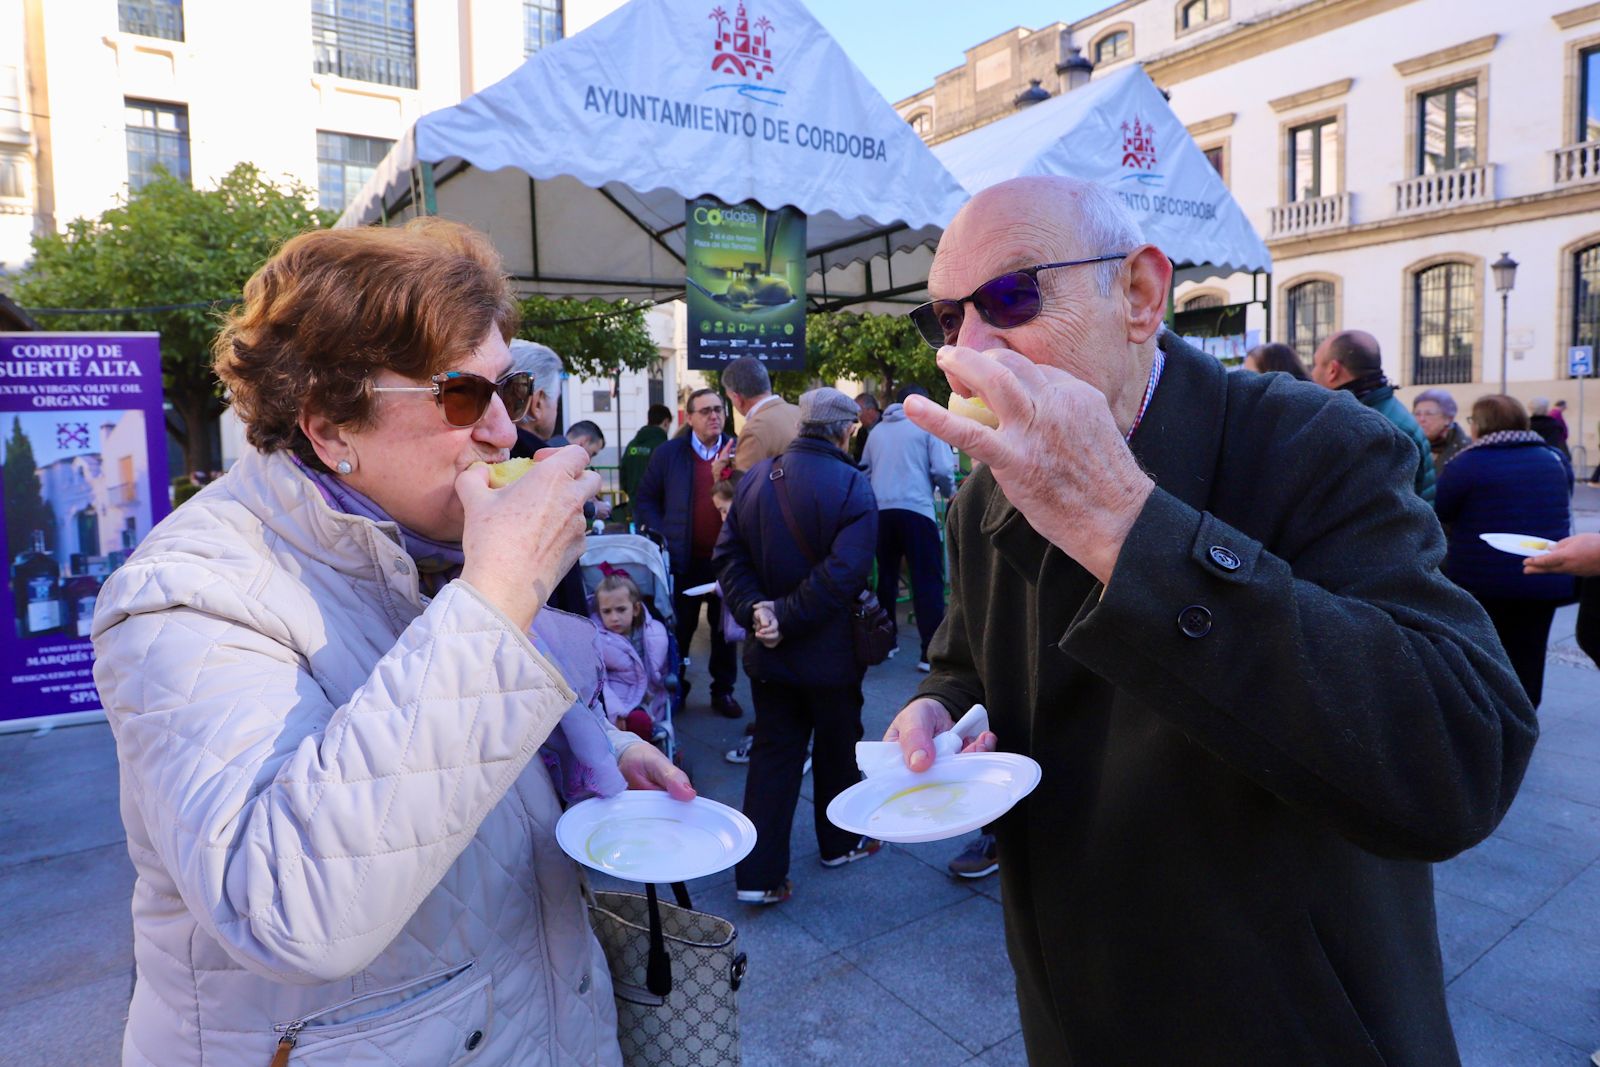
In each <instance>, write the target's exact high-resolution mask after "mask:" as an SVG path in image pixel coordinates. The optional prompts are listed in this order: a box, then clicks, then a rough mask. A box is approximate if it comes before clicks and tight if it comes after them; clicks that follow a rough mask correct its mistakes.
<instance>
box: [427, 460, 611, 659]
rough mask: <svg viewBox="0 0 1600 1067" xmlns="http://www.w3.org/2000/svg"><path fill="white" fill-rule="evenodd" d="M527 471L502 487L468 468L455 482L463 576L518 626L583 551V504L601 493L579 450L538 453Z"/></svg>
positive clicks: (486, 471)
mask: <svg viewBox="0 0 1600 1067" xmlns="http://www.w3.org/2000/svg"><path fill="white" fill-rule="evenodd" d="M535 458H536V459H538V460H539V462H538V463H536V464H534V467H533V470H531V471H529V472H528V473H527V474H526V475H524V476H523V477H521V478H519V479H518V480H517V481H515V482H512V483H511V484H510V485H508V486H506V487H505V488H503V489H490V488H489V469H488V468H487V467H479V466H471V467H468V468H467V469H466V470H464V471H462V472H461V473H460V474H459V475H457V477H456V495H457V496H459V497H460V498H461V507H462V509H463V510H464V511H465V512H466V527H465V529H464V531H463V532H462V535H461V548H462V550H463V552H465V554H466V560H467V561H466V566H465V567H463V568H462V571H461V577H462V578H464V579H465V580H466V581H468V582H470V583H471V584H472V587H473V588H474V589H476V590H477V591H478V592H480V593H482V594H483V596H484V597H485V598H487V599H488V600H489V602H490V603H491V604H493V605H494V606H495V607H497V608H499V609H500V610H501V612H503V613H504V614H505V616H506V617H507V618H508V619H510V620H511V621H512V622H513V623H515V624H516V625H517V626H519V627H520V628H522V629H524V630H526V629H527V628H528V626H529V624H531V623H532V622H533V616H534V615H535V614H536V613H537V612H538V610H539V606H540V605H541V604H543V603H544V602H545V601H546V600H548V599H549V598H550V592H551V590H553V589H555V587H556V583H557V582H559V581H561V578H562V576H563V575H565V574H566V573H567V571H569V570H570V569H571V568H572V565H573V564H574V563H575V562H577V559H578V557H579V556H580V555H581V554H582V552H583V535H584V530H585V524H584V521H583V502H584V501H585V500H589V499H591V498H593V497H594V495H595V494H596V493H598V492H599V491H600V476H599V475H598V474H596V473H594V472H593V471H591V470H588V469H587V466H588V462H589V453H587V452H585V451H584V450H583V449H582V448H581V447H579V446H577V445H568V446H567V447H565V448H557V449H543V450H541V451H540V452H539V455H538V456H536V457H535Z"/></svg>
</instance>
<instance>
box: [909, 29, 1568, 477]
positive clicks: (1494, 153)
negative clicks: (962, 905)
mask: <svg viewBox="0 0 1600 1067" xmlns="http://www.w3.org/2000/svg"><path fill="white" fill-rule="evenodd" d="M1074 50H1076V55H1080V56H1081V57H1082V58H1083V59H1086V60H1088V61H1089V62H1090V63H1092V64H1093V65H1094V76H1099V75H1100V74H1102V73H1104V72H1106V71H1111V70H1117V69H1121V68H1122V67H1123V66H1125V65H1126V64H1129V63H1133V62H1138V63H1142V64H1144V67H1145V70H1146V71H1147V72H1148V73H1149V75H1150V76H1151V78H1152V79H1153V80H1154V81H1155V83H1156V84H1157V85H1158V86H1160V87H1161V88H1162V89H1163V90H1165V91H1166V92H1167V93H1168V94H1169V95H1170V98H1171V103H1172V107H1173V110H1174V111H1175V112H1176V113H1177V114H1178V116H1179V118H1180V119H1181V120H1182V121H1183V122H1184V123H1185V125H1186V126H1187V127H1188V129H1189V132H1190V134H1191V135H1192V136H1193V137H1194V139H1195V141H1196V142H1197V143H1198V144H1199V146H1200V147H1201V148H1202V149H1203V150H1205V151H1206V153H1207V155H1208V157H1209V158H1210V159H1211V160H1212V163H1213V165H1214V166H1216V168H1217V170H1218V171H1219V172H1220V173H1221V174H1222V176H1223V179H1224V181H1226V182H1227V184H1228V185H1229V187H1230V189H1231V190H1232V192H1233V195H1234V197H1235V199H1236V200H1238V202H1239V204H1240V206H1241V207H1243V209H1244V210H1245V212H1246V214H1247V215H1248V216H1249V218H1250V219H1251V221H1252V223H1253V224H1254V225H1255V227H1256V230H1257V232H1259V233H1260V234H1261V235H1262V236H1263V237H1264V238H1265V239H1266V241H1267V243H1268V247H1269V248H1270V249H1271V251H1272V255H1273V260H1274V265H1273V277H1272V283H1271V293H1270V296H1269V295H1268V294H1265V293H1262V292H1260V291H1259V289H1258V291H1257V292H1256V293H1255V294H1254V297H1252V294H1251V279H1250V277H1249V276H1247V275H1245V276H1234V277H1230V278H1205V277H1192V276H1190V277H1186V280H1185V281H1183V282H1182V283H1181V284H1180V285H1179V286H1178V287H1177V289H1176V291H1175V299H1176V303H1177V307H1178V308H1179V309H1186V310H1187V309H1193V308H1198V307H1205V306H1216V305H1227V304H1237V303H1246V302H1249V301H1251V300H1252V299H1256V300H1258V302H1259V304H1260V305H1262V309H1261V310H1260V311H1258V312H1257V314H1258V315H1259V316H1260V319H1261V321H1263V322H1265V323H1266V324H1267V328H1266V335H1267V336H1268V337H1270V338H1271V339H1272V340H1279V341H1285V342H1287V343H1289V344H1291V345H1293V346H1294V347H1295V348H1296V349H1297V350H1298V351H1299V352H1300V353H1301V354H1302V356H1303V357H1305V358H1307V359H1309V355H1310V352H1311V351H1312V350H1313V349H1314V348H1315V347H1316V345H1317V344H1318V343H1319V342H1320V341H1321V340H1322V339H1323V338H1325V337H1327V336H1328V335H1329V334H1330V333H1332V332H1333V331H1335V330H1338V329H1343V328H1357V327H1359V328H1362V329H1366V330H1369V331H1371V332H1372V333H1373V334H1375V335H1376V336H1377V337H1378V339H1379V341H1380V343H1381V345H1382V347H1383V351H1384V363H1385V370H1386V373H1387V374H1388V375H1389V377H1390V378H1391V379H1392V380H1393V381H1394V382H1395V383H1396V384H1397V385H1400V386H1402V387H1403V395H1405V396H1408V397H1409V396H1411V395H1414V393H1415V392H1416V391H1417V390H1419V389H1421V388H1424V387H1428V386H1439V387H1442V388H1445V389H1448V390H1450V391H1451V392H1452V394H1453V395H1454V396H1455V397H1456V399H1457V401H1458V402H1459V403H1460V404H1461V406H1462V408H1463V410H1464V409H1466V408H1467V407H1469V406H1470V404H1471V402H1472V401H1473V400H1474V399H1476V398H1477V397H1478V396H1480V395H1482V394H1484V393H1487V392H1494V391H1498V390H1499V388H1500V382H1501V375H1502V370H1501V367H1502V353H1504V367H1505V370H1504V374H1505V378H1506V380H1507V389H1508V390H1509V391H1510V392H1511V393H1513V394H1514V395H1516V396H1518V397H1520V398H1522V399H1523V400H1524V401H1528V400H1530V399H1532V398H1534V397H1536V396H1543V397H1547V398H1549V399H1551V400H1555V399H1566V400H1567V401H1568V415H1569V422H1572V423H1576V418H1575V416H1576V414H1577V407H1578V395H1579V390H1578V386H1579V383H1578V381H1576V380H1574V379H1573V378H1572V377H1571V375H1569V373H1568V350H1569V349H1570V348H1572V347H1573V346H1577V345H1596V344H1600V4H1587V5H1581V6H1574V5H1573V4H1572V3H1571V0H1531V2H1529V3H1524V4H1519V5H1513V6H1510V7H1507V6H1505V5H1501V4H1491V3H1489V2H1487V0H1298V2H1290V3H1283V2H1281V0H1280V2H1276V3H1274V2H1269V0H1178V2H1174V0H1124V2H1122V3H1118V4H1114V5H1112V6H1110V7H1108V8H1105V9H1104V10H1102V11H1099V12H1096V13H1095V14H1093V15H1090V16H1088V17H1086V18H1083V19H1079V20H1077V21H1074V22H1071V23H1057V24H1055V25H1053V26H1050V27H1046V28H1044V29H1042V30H1038V31H1030V30H1025V29H1020V28H1019V29H1017V30H1013V31H1011V32H1010V33H1008V34H1002V35H1001V36H1000V37H997V38H994V39H991V40H990V41H986V42H983V43H982V44H980V45H977V46H976V47H974V48H973V49H970V50H968V52H967V57H966V63H965V64H963V66H961V67H958V68H956V69H955V70H952V71H948V72H946V73H944V74H941V75H939V76H938V77H937V78H935V80H934V84H933V86H931V87H930V88H929V89H927V90H924V91H923V92H921V93H918V94H915V95H913V96H911V97H908V98H906V99H905V100H902V101H900V102H899V103H898V104H897V105H896V107H897V109H898V110H899V111H900V113H901V114H902V115H903V116H904V117H905V118H906V119H907V121H908V122H911V123H912V125H913V126H916V127H917V128H918V129H919V132H922V134H923V136H924V138H925V139H927V140H929V141H931V142H938V141H940V140H944V139H946V138H948V137H952V136H957V135H959V134H960V133H961V132H964V131H965V130H966V129H970V128H972V127H973V126H974V125H978V124H981V123H982V122H986V121H993V120H994V119H996V118H1000V117H1003V116H1004V115H1006V114H1009V113H1011V111H1012V110H1013V109H1014V107H1015V106H1016V104H1015V101H1016V98H1017V97H1018V96H1019V95H1020V94H1022V93H1024V92H1025V91H1026V90H1027V89H1028V88H1029V83H1030V81H1031V79H1034V78H1042V79H1043V81H1042V84H1043V86H1044V87H1045V88H1047V89H1049V90H1050V91H1052V92H1060V91H1069V70H1068V64H1069V63H1070V62H1071V61H1072V60H1073V58H1074ZM1041 57H1047V58H1053V61H1054V63H1055V65H1056V68H1057V69H1056V70H1055V71H1054V72H1046V71H1044V70H1043V68H1044V67H1045V66H1048V65H1049V64H1048V62H1047V58H1041ZM1001 71H1004V72H1006V77H1005V79H1003V80H1002V79H1000V77H999V73H998V72H1001ZM1052 74H1053V75H1054V77H1053V82H1054V84H1052V77H1051V75H1052ZM1503 256H1509V258H1510V259H1511V260H1514V261H1515V262H1516V263H1517V264H1518V267H1517V270H1516V272H1515V276H1514V286H1513V288H1511V290H1510V291H1509V292H1507V293H1505V294H1504V300H1502V294H1501V293H1500V292H1499V290H1498V289H1497V284H1496V271H1495V270H1494V269H1493V265H1494V264H1495V263H1497V262H1500V263H1504V262H1505V260H1504V259H1502V257H1503ZM1502 304H1504V306H1505V308H1506V314H1504V315H1502V310H1501V309H1502ZM1266 311H1270V314H1266V313H1265V312H1266ZM1502 338H1504V347H1503V348H1502ZM1588 391H1589V392H1590V393H1591V394H1593V395H1591V396H1588V397H1586V398H1585V399H1586V401H1587V402H1588V406H1587V409H1586V420H1585V421H1586V423H1587V425H1586V426H1585V427H1584V434H1583V437H1584V440H1583V444H1584V445H1585V446H1586V449H1587V455H1586V457H1585V458H1586V459H1587V460H1588V461H1589V462H1590V463H1593V462H1594V461H1595V460H1596V459H1597V458H1600V449H1597V447H1596V446H1597V443H1600V442H1597V436H1596V425H1595V424H1596V421H1597V419H1600V389H1593V388H1591V389H1590V390H1588ZM1574 429H1576V426H1574ZM1577 443H1578V442H1577V441H1576V440H1575V441H1574V444H1577Z"/></svg>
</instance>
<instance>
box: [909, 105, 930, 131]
mask: <svg viewBox="0 0 1600 1067" xmlns="http://www.w3.org/2000/svg"><path fill="white" fill-rule="evenodd" d="M906 122H908V123H910V125H911V130H912V132H913V133H915V134H916V135H917V136H918V137H926V136H928V134H930V133H932V132H933V112H931V111H918V112H916V113H915V114H913V115H911V116H910V117H909V118H907V119H906Z"/></svg>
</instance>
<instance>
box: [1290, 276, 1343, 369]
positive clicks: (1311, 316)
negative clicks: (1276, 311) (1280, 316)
mask: <svg viewBox="0 0 1600 1067" xmlns="http://www.w3.org/2000/svg"><path fill="white" fill-rule="evenodd" d="M1285 297H1286V300H1285V303H1286V304H1288V307H1287V309H1286V314H1285V315H1284V318H1285V320H1286V321H1287V323H1288V326H1289V329H1288V331H1287V334H1288V343H1289V347H1291V348H1293V349H1294V352H1295V355H1297V356H1299V357H1300V361H1301V362H1302V363H1304V364H1305V365H1306V366H1307V367H1310V366H1311V356H1312V353H1314V352H1316V350H1317V346H1318V345H1320V344H1322V342H1324V341H1326V340H1327V339H1328V338H1329V337H1332V336H1333V321H1334V316H1333V310H1334V309H1333V302H1334V290H1333V283H1332V282H1328V281H1309V282H1301V283H1300V284H1299V285H1296V286H1294V287H1293V288H1291V289H1290V290H1289V291H1288V292H1287V293H1286V294H1285Z"/></svg>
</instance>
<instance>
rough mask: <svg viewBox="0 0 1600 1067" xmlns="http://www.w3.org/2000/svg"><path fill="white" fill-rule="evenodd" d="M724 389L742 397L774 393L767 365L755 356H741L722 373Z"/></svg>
mask: <svg viewBox="0 0 1600 1067" xmlns="http://www.w3.org/2000/svg"><path fill="white" fill-rule="evenodd" d="M722 387H723V388H724V389H726V390H727V391H728V392H730V393H738V394H739V395H740V396H745V397H757V396H763V395H765V394H767V393H770V392H772V378H771V376H769V375H768V374H767V367H766V364H764V363H762V362H761V361H760V360H759V359H757V358H756V357H754V356H740V357H739V358H738V359H736V360H734V361H733V362H732V363H730V364H728V366H727V369H726V370H724V371H723V372H722Z"/></svg>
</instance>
